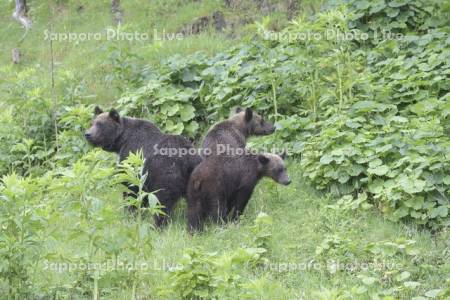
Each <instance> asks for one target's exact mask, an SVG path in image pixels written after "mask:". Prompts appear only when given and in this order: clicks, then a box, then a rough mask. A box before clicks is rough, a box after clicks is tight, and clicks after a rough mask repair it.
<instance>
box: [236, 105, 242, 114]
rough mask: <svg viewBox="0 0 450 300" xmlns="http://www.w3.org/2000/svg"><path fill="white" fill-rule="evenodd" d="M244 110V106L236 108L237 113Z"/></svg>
mask: <svg viewBox="0 0 450 300" xmlns="http://www.w3.org/2000/svg"><path fill="white" fill-rule="evenodd" d="M241 111H242V107H239V106H238V107H236V109H235V110H234V112H235V113H237V114H238V113H240V112H241Z"/></svg>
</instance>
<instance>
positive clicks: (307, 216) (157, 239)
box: [35, 161, 450, 299]
mask: <svg viewBox="0 0 450 300" xmlns="http://www.w3.org/2000/svg"><path fill="white" fill-rule="evenodd" d="M288 171H289V174H290V175H291V177H292V179H293V181H292V184H291V185H290V186H288V187H284V186H280V185H277V184H275V183H274V182H273V181H271V180H268V179H264V180H262V181H261V182H260V183H259V185H258V187H257V189H256V190H255V193H254V194H253V197H252V199H251V201H250V203H249V206H248V207H247V210H246V211H245V213H244V215H243V217H242V219H241V220H240V221H239V222H237V223H232V224H226V225H222V226H217V225H210V226H209V227H208V228H207V229H206V231H205V232H204V233H202V234H198V235H195V236H191V235H189V234H188V232H187V230H186V218H185V203H184V201H182V202H180V203H179V205H178V207H177V209H176V211H175V216H174V218H173V221H172V223H171V224H170V225H169V226H168V227H167V228H166V229H165V230H163V231H161V232H159V231H153V232H152V233H151V238H150V240H151V245H152V247H153V250H151V251H150V252H149V253H147V254H149V257H148V258H147V259H146V262H147V263H148V266H149V267H148V268H145V269H144V270H142V271H141V276H142V285H141V286H139V287H138V289H137V291H138V295H140V296H142V297H143V298H145V299H171V298H172V297H173V294H167V293H168V292H167V290H170V291H171V292H173V290H171V288H170V284H171V283H172V282H173V280H172V279H171V277H170V276H171V273H170V272H169V271H168V270H169V268H170V267H176V266H178V265H177V264H179V263H180V262H181V261H182V257H183V255H184V254H185V253H186V251H187V249H201V250H202V252H204V253H218V254H219V255H220V254H222V253H232V252H233V251H236V249H238V248H239V247H251V246H252V239H253V237H254V236H253V233H252V226H253V224H254V220H255V218H257V216H258V214H259V213H261V212H265V213H267V214H268V215H270V216H271V217H272V218H273V225H272V229H271V230H268V231H267V233H270V234H272V237H271V238H270V241H269V245H268V250H269V255H268V256H267V258H268V261H267V262H266V263H264V264H263V265H261V266H259V267H255V266H251V265H248V266H246V267H243V268H242V269H239V270H238V271H236V272H238V274H240V276H242V278H244V279H245V280H246V281H248V282H251V283H253V284H254V285H255V286H256V287H253V288H252V289H253V292H254V293H256V294H257V295H258V296H257V298H258V299H335V298H336V299H338V298H337V297H338V296H340V297H343V296H345V295H346V296H347V297H349V298H350V299H368V298H371V297H375V295H378V296H380V297H381V296H382V295H383V293H386V294H388V295H389V294H390V293H392V294H393V295H394V296H395V297H394V298H392V299H411V298H412V297H413V296H418V295H424V294H425V293H427V292H428V291H430V290H435V289H439V288H443V287H444V278H446V277H447V276H448V275H449V271H450V270H449V268H448V263H447V262H448V258H449V253H448V252H449V251H448V249H449V240H448V233H447V232H441V233H438V234H436V235H432V234H431V233H430V232H429V231H422V230H420V229H418V228H416V227H414V226H412V225H407V224H398V223H391V222H389V221H386V220H384V219H383V218H382V217H381V216H380V215H378V214H377V212H376V211H375V210H374V209H373V210H372V209H368V210H351V209H350V210H347V209H344V208H342V207H341V208H337V207H336V200H337V199H335V198H333V197H330V196H327V195H324V194H321V193H318V192H317V191H315V190H314V189H313V188H312V187H310V186H308V185H307V184H305V183H304V182H303V181H302V179H301V169H299V167H298V164H297V162H296V161H289V163H288ZM102 199H105V200H103V201H104V202H101V203H99V204H97V205H100V206H104V208H107V209H112V210H114V211H115V213H114V214H115V217H114V218H115V221H114V225H113V227H111V233H112V238H113V239H117V238H123V236H124V235H123V232H121V228H129V227H130V226H134V225H133V224H134V223H135V220H134V219H130V218H129V216H128V215H127V214H125V213H120V211H121V210H120V209H119V207H120V206H121V204H122V201H123V200H122V197H121V195H120V194H119V193H113V194H111V195H109V196H107V197H105V196H103V197H102ZM66 201H67V203H69V200H64V199H61V204H60V205H61V208H63V207H64V206H65V205H66V204H64V203H65V202H66ZM67 205H68V204H67ZM67 209H68V208H67V207H66V208H63V210H64V213H63V214H57V213H55V214H54V218H57V219H55V220H53V224H55V225H56V226H57V228H54V229H53V230H54V231H57V232H61V233H58V234H55V232H53V230H49V232H53V235H55V236H59V237H60V239H58V241H54V242H53V243H50V246H53V247H55V249H53V250H54V251H55V252H56V253H58V255H61V257H72V258H74V260H73V261H74V262H77V253H83V252H85V250H86V248H85V247H86V245H87V244H88V242H87V241H85V242H83V241H82V240H77V238H76V237H75V238H70V232H71V230H73V229H74V228H73V226H74V224H78V222H79V216H78V214H77V212H76V211H74V213H73V214H70V213H68V211H67ZM63 210H61V212H62V211H63ZM117 211H119V213H117ZM147 221H148V222H151V220H146V222H147ZM97 222H98V220H97ZM75 226H76V225H75ZM65 235H67V237H66V238H65V237H64V236H65ZM129 251H130V249H124V251H123V252H122V254H121V256H120V257H119V258H118V260H119V261H126V260H127V259H129V258H130V257H129V256H127V255H129ZM101 253H102V252H101V251H100V252H99V253H98V254H97V255H96V256H95V261H104V260H106V259H108V257H107V256H103V254H101ZM127 253H128V254H127ZM79 259H81V258H79ZM48 261H49V262H52V261H58V256H56V257H52V258H50V259H48ZM333 266H334V267H333ZM41 267H42V268H44V266H43V265H42V266H41ZM233 272H234V271H233ZM81 273H82V272H81V271H80V270H73V271H71V272H56V271H54V270H50V271H49V270H45V269H44V270H42V269H41V268H37V269H36V273H35V276H38V277H39V278H40V279H39V280H42V278H46V279H45V280H46V281H48V282H51V284H50V283H47V285H50V286H51V285H56V286H60V287H61V289H62V290H64V288H63V287H64V286H65V285H66V286H67V284H73V283H74V282H76V281H77V280H79V276H80V274H81ZM126 274H127V273H125V275H124V274H123V272H122V273H120V272H118V273H117V274H116V275H114V272H113V273H107V275H102V276H101V277H100V280H99V284H98V288H99V291H100V295H101V296H102V299H119V298H120V299H125V298H130V295H131V294H132V290H131V288H130V286H129V285H127V284H126V282H124V281H123V279H122V280H119V282H121V284H119V285H118V282H117V281H115V280H114V278H115V277H114V276H119V277H118V278H126V277H127V275H126ZM402 274H404V276H406V277H405V278H403V279H402V277H400V276H403V275H402ZM405 274H406V275H405ZM128 276H131V275H128ZM77 278H78V279H77ZM116 280H117V279H116ZM410 282H412V283H410ZM84 284H85V285H86V284H87V285H88V286H89V285H90V286H91V288H92V282H91V283H89V281H87V282H85V283H84ZM405 284H406V285H408V284H410V285H417V286H414V288H408V287H406V286H405ZM73 292H75V291H74V290H73ZM59 295H60V296H61V295H67V294H66V292H64V293H61V294H59ZM253 295H255V294H253ZM78 297H81V296H78ZM253 297H256V296H253ZM63 298H64V297H63ZM89 298H90V296H86V299H89ZM250 299H255V298H250ZM339 299H341V298H339ZM345 299H346V298H345ZM387 299H389V298H387Z"/></svg>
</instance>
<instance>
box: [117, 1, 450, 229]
mask: <svg viewBox="0 0 450 300" xmlns="http://www.w3.org/2000/svg"><path fill="white" fill-rule="evenodd" d="M394 2H395V1H392V2H389V3H385V2H384V1H378V2H377V3H375V2H368V1H350V3H349V4H348V8H349V9H350V10H349V12H346V10H345V9H342V8H341V9H339V10H335V11H329V12H324V13H322V14H319V15H318V16H317V17H316V18H315V20H314V21H311V22H305V21H304V20H302V19H299V20H297V21H295V22H293V23H292V24H291V25H290V26H288V27H287V28H286V29H285V30H284V31H282V32H280V33H270V32H266V31H264V28H262V29H260V30H263V31H262V32H261V33H262V34H263V36H265V37H266V39H260V38H258V39H256V40H255V41H254V42H252V43H249V44H245V45H242V46H237V47H236V48H234V49H232V50H230V51H229V52H226V53H222V54H219V55H217V56H215V57H213V58H211V59H209V58H207V57H205V56H203V55H201V54H197V55H194V56H191V57H180V56H176V57H172V58H171V59H169V60H168V61H166V62H164V63H163V64H162V65H161V67H160V68H157V69H154V68H146V70H145V71H144V73H145V74H144V75H143V77H144V78H149V79H148V81H147V83H146V84H145V85H144V86H143V87H141V88H139V89H137V90H136V91H133V92H131V93H128V94H126V95H125V96H124V97H122V98H121V99H119V100H118V103H119V104H120V106H121V108H122V109H123V110H124V111H125V112H127V113H131V114H137V115H141V116H145V117H149V118H151V119H153V120H154V121H155V122H157V123H159V124H160V125H161V126H162V127H163V128H164V129H165V130H167V131H170V132H174V133H183V134H186V135H190V136H193V137H197V138H198V137H199V136H200V135H201V133H202V132H204V131H205V130H206V128H207V127H208V126H209V125H210V124H211V123H212V122H214V121H216V120H220V119H222V118H224V117H225V116H226V115H227V114H228V113H229V111H230V109H231V108H232V107H233V106H236V105H241V106H252V107H254V108H255V109H257V110H259V111H260V112H262V113H263V114H264V115H266V116H268V117H269V118H270V119H272V120H273V121H276V124H277V127H278V129H279V130H278V131H277V133H276V134H275V135H274V136H271V137H268V138H265V139H262V141H260V142H258V143H257V144H255V143H253V145H254V146H260V147H261V146H264V145H266V146H268V145H273V144H276V145H278V146H279V147H281V146H284V147H287V148H288V149H289V150H291V153H294V154H296V155H302V157H303V159H302V165H303V167H304V176H305V177H306V178H308V179H309V180H310V182H311V183H313V184H314V185H315V186H316V187H317V188H320V189H322V188H325V189H329V190H331V191H333V192H336V193H338V194H353V195H355V196H356V195H357V194H358V193H360V192H364V191H366V192H368V193H369V195H371V196H372V197H371V199H372V200H373V202H374V203H375V204H376V205H377V206H378V207H379V208H380V209H381V210H382V211H383V212H385V213H387V216H389V218H391V219H394V220H399V219H403V218H412V219H414V220H415V221H416V222H417V223H419V224H430V225H433V226H434V225H437V224H440V223H442V222H444V223H445V224H447V223H448V219H449V218H448V196H449V180H450V177H449V176H450V175H449V173H448V170H449V169H450V168H449V164H450V161H449V158H448V147H449V145H450V144H449V143H450V139H449V122H448V113H449V94H448V92H449V88H448V87H449V86H450V84H449V83H450V82H449V79H448V76H446V75H448V73H449V65H448V61H449V55H450V47H449V44H448V42H442V41H448V33H447V32H446V31H444V30H442V29H440V27H439V25H441V26H442V24H444V21H443V19H442V17H443V16H442V15H437V16H434V19H435V21H434V22H431V20H430V16H431V14H432V13H433V14H434V12H435V11H434V9H436V6H435V5H434V4H433V3H424V2H423V1H397V2H395V3H394ZM400 2H401V3H400ZM387 18H388V19H387ZM377 24H378V25H377ZM383 24H390V25H389V26H391V27H392V28H386V29H387V30H388V31H391V30H392V32H395V33H398V34H403V36H401V37H402V38H396V39H393V38H392V36H389V35H386V36H384V39H382V40H377V41H375V40H374V39H373V36H371V38H372V39H371V40H370V42H369V41H363V40H356V41H355V40H348V39H345V38H339V33H345V32H348V31H349V30H352V32H353V33H357V32H360V33H364V32H370V31H371V30H372V34H373V32H375V31H377V30H380V28H385V27H382V25H383ZM396 24H397V25H398V26H397V25H396ZM374 26H375V27H374ZM394 29H399V30H394ZM400 29H402V30H400ZM425 29H429V31H425ZM305 32H306V33H308V32H309V33H317V34H319V35H320V36H321V37H322V38H314V36H312V37H309V38H308V37H306V38H304V36H302V33H305ZM330 32H334V33H336V35H335V36H330V35H329V33H330ZM327 34H328V36H327ZM271 36H275V37H276V38H273V37H271ZM198 128H200V129H201V130H198Z"/></svg>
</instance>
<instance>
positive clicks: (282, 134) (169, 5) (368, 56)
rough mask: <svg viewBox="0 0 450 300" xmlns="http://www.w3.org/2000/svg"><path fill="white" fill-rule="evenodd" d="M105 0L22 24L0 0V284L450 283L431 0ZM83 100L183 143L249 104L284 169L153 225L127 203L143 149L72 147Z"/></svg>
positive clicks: (440, 87) (267, 147)
mask: <svg viewBox="0 0 450 300" xmlns="http://www.w3.org/2000/svg"><path fill="white" fill-rule="evenodd" d="M112 2H116V1H112ZM119 2H120V7H115V8H114V10H115V14H112V13H111V3H110V2H109V1H81V0H62V1H43V2H42V1H29V3H28V5H29V11H28V16H29V17H30V19H31V20H32V28H31V29H30V31H28V32H26V31H25V30H24V28H22V27H21V26H20V24H19V23H18V22H16V21H15V20H14V19H12V17H11V14H12V12H13V10H14V3H13V2H12V1H3V2H1V3H0V12H1V13H0V37H1V38H2V43H1V46H0V47H1V50H2V51H1V52H0V61H1V62H2V63H1V66H0V78H1V79H0V97H1V99H2V100H1V101H0V121H1V124H2V125H1V126H0V142H1V143H0V174H1V176H2V178H1V183H0V227H1V228H2V230H1V231H0V274H1V276H0V295H2V296H0V298H1V299H271V300H272V299H415V300H419V299H448V298H449V297H450V233H449V225H450V217H449V215H450V214H449V209H450V202H449V196H450V188H449V187H450V172H449V170H450V157H449V149H450V122H449V117H448V116H449V113H450V101H449V100H450V99H449V98H450V96H449V95H450V93H449V92H450V91H449V87H450V80H449V78H450V76H449V74H450V65H449V62H450V37H449V33H450V32H449V28H450V24H449V21H448V17H447V16H448V14H449V12H450V4H449V3H448V1H444V2H441V1H437V0H436V1H422V0H405V1H400V0H393V1H384V0H382V1H365V0H348V1H292V0H279V1H276V0H270V1H265V0H264V1H256V0H255V1H253V0H249V1H240V0H227V1H221V0H220V1H219V0H217V1H216V0H211V1H194V0H193V1H180V0H169V1H148V2H143V1H131V0H127V1H119ZM116 3H117V2H116ZM118 23H120V25H119V24H118ZM70 34H71V38H70V39H71V40H70V41H69V35H70ZM12 49H18V51H19V52H20V60H19V62H18V63H17V64H14V63H12V57H11V51H12ZM95 105H100V106H101V107H102V108H104V109H110V108H116V109H117V110H118V111H119V113H120V115H121V116H124V115H127V116H132V117H137V118H143V119H146V120H150V121H152V122H154V123H155V124H156V125H157V126H158V127H159V128H161V130H162V131H163V132H167V133H172V134H181V135H184V136H186V137H188V138H189V139H190V140H192V141H193V142H194V144H195V145H196V146H198V147H199V146H200V145H201V140H202V138H203V136H204V135H205V133H206V132H207V130H208V129H209V128H210V127H211V126H212V124H214V123H215V122H218V121H220V120H224V119H226V118H228V116H229V114H230V111H231V110H232V109H233V108H235V107H237V106H240V107H251V108H253V110H254V111H257V112H258V113H260V114H261V115H263V116H264V117H265V119H266V120H267V121H269V122H272V123H274V124H275V127H276V131H275V133H274V134H272V135H268V136H264V137H253V138H251V139H250V141H249V143H248V147H250V148H252V149H259V150H261V151H264V152H269V151H272V150H276V151H277V152H279V151H280V150H284V151H286V152H287V153H288V159H287V161H286V162H287V171H288V173H289V175H290V177H291V179H292V184H291V185H289V186H282V185H278V184H276V183H275V182H274V181H272V180H270V179H263V180H262V181H261V182H260V183H259V184H258V185H257V187H256V189H255V191H254V193H253V195H252V198H251V201H250V203H249V205H248V207H247V208H246V210H245V212H244V214H243V216H242V217H241V218H240V220H239V221H236V222H229V223H221V224H209V225H208V226H207V228H206V230H205V231H204V232H202V233H198V234H195V235H191V234H189V233H188V231H187V226H186V203H185V201H184V200H183V201H180V203H178V205H177V207H176V210H175V214H174V216H173V217H172V220H171V222H170V223H169V225H168V226H167V228H164V229H157V228H155V227H154V226H153V217H152V215H153V214H155V213H156V212H157V211H158V206H157V204H156V199H154V198H152V196H151V195H150V197H151V198H150V199H154V200H155V201H154V202H150V203H152V204H151V205H150V207H149V208H147V209H142V210H138V213H137V214H135V215H131V214H129V212H127V211H126V210H125V209H124V207H125V206H126V203H125V201H124V199H123V194H122V192H123V191H124V186H123V185H122V182H124V181H127V182H133V183H135V184H136V185H140V184H143V183H144V181H145V177H142V176H141V175H142V174H141V173H142V169H141V167H142V164H143V160H142V158H141V157H139V155H136V156H134V155H133V156H132V157H131V158H130V159H128V160H127V161H125V162H122V163H120V164H119V163H117V158H116V155H115V154H113V153H108V152H106V151H102V150H101V149H98V148H94V147H92V146H91V145H89V144H88V143H87V142H86V140H85V137H84V133H85V131H86V130H87V129H88V128H89V127H90V126H91V123H92V119H93V111H94V106H95ZM118 169H120V170H122V172H118V171H117V170H118ZM151 171H152V170H150V172H151ZM158 171H161V170H155V172H158ZM124 179H125V180H124ZM143 195H144V191H140V192H138V196H143ZM139 199H140V198H139ZM141 213H142V214H141Z"/></svg>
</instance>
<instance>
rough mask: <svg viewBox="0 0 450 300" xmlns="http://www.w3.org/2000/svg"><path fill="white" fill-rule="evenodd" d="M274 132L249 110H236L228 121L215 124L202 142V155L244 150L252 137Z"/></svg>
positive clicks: (268, 123)
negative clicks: (247, 141) (228, 150)
mask: <svg viewBox="0 0 450 300" xmlns="http://www.w3.org/2000/svg"><path fill="white" fill-rule="evenodd" d="M274 131H275V127H274V126H273V124H271V123H270V122H267V121H265V120H264V119H263V118H262V117H261V116H260V115H258V114H257V113H255V112H253V111H252V109H251V108H246V109H245V111H243V110H242V109H241V108H237V109H236V113H235V114H234V115H233V116H231V117H230V118H229V119H227V120H225V121H222V122H219V123H217V124H215V125H214V126H213V127H212V128H211V129H210V130H209V131H208V132H207V134H206V136H205V138H204V140H203V149H202V154H203V156H204V157H207V156H210V155H213V156H214V155H217V154H224V153H225V151H227V148H226V147H228V149H231V150H233V149H236V148H245V144H246V140H247V138H248V137H249V136H252V135H268V134H271V133H273V132H274Z"/></svg>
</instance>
